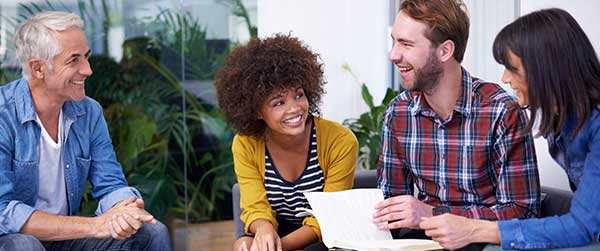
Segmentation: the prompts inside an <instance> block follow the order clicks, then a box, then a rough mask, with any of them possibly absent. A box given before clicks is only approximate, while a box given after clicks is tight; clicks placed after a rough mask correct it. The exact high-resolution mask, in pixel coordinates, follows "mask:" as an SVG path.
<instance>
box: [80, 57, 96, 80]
mask: <svg viewBox="0 0 600 251" xmlns="http://www.w3.org/2000/svg"><path fill="white" fill-rule="evenodd" d="M79 73H80V74H81V75H85V76H91V75H92V73H93V71H92V67H91V66H90V61H89V59H87V58H85V59H84V60H83V63H82V67H81V68H80V69H79Z"/></svg>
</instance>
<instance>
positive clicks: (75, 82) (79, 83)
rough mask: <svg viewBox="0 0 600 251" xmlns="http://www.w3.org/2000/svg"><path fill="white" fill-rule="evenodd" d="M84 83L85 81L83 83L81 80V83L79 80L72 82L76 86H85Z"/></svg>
mask: <svg viewBox="0 0 600 251" xmlns="http://www.w3.org/2000/svg"><path fill="white" fill-rule="evenodd" d="M84 82H85V81H83V80H79V81H78V80H71V83H73V84H76V85H83V83H84Z"/></svg>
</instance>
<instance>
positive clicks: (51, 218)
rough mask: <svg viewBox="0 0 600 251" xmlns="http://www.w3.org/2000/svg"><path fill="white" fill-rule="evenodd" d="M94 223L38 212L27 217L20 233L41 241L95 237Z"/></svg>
mask: <svg viewBox="0 0 600 251" xmlns="http://www.w3.org/2000/svg"><path fill="white" fill-rule="evenodd" d="M94 221H95V219H94V218H89V217H79V216H63V215H55V214H49V213H46V212H42V211H39V210H38V211H35V212H34V213H33V214H32V215H31V217H29V220H27V222H26V223H25V225H24V226H23V228H21V233H24V234H29V235H32V236H34V237H35V238H37V239H39V240H42V241H59V240H69V239H79V238H88V237H96V229H97V228H96V227H94Z"/></svg>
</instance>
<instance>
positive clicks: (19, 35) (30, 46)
mask: <svg viewBox="0 0 600 251" xmlns="http://www.w3.org/2000/svg"><path fill="white" fill-rule="evenodd" d="M71 27H78V28H83V20H81V18H80V17H79V16H78V15H76V14H73V13H68V12H61V11H45V12H40V13H38V14H36V15H34V16H32V17H30V18H29V19H27V20H25V21H24V22H23V23H21V24H20V25H19V27H17V30H16V32H15V35H14V39H15V47H16V48H17V58H18V59H19V62H20V63H21V68H22V69H23V77H25V78H29V77H31V72H30V71H29V60H30V59H31V58H39V59H42V60H45V61H46V62H48V67H49V69H50V70H52V58H54V56H56V55H58V54H59V53H60V48H59V44H58V41H57V39H56V32H57V31H64V30H66V29H68V28H71Z"/></svg>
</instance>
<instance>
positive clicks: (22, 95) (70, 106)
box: [15, 78, 85, 124]
mask: <svg viewBox="0 0 600 251" xmlns="http://www.w3.org/2000/svg"><path fill="white" fill-rule="evenodd" d="M15 105H16V107H17V117H18V119H19V123H21V124H24V123H25V122H28V121H35V118H36V116H37V115H36V112H35V107H34V106H33V99H32V97H31V91H30V89H29V82H27V79H25V78H21V79H20V80H19V83H17V87H16V88H15ZM62 112H63V116H64V117H65V119H67V120H76V117H77V116H82V115H84V114H85V109H84V108H83V106H82V104H81V101H66V102H65V103H64V104H63V107H62Z"/></svg>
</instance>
